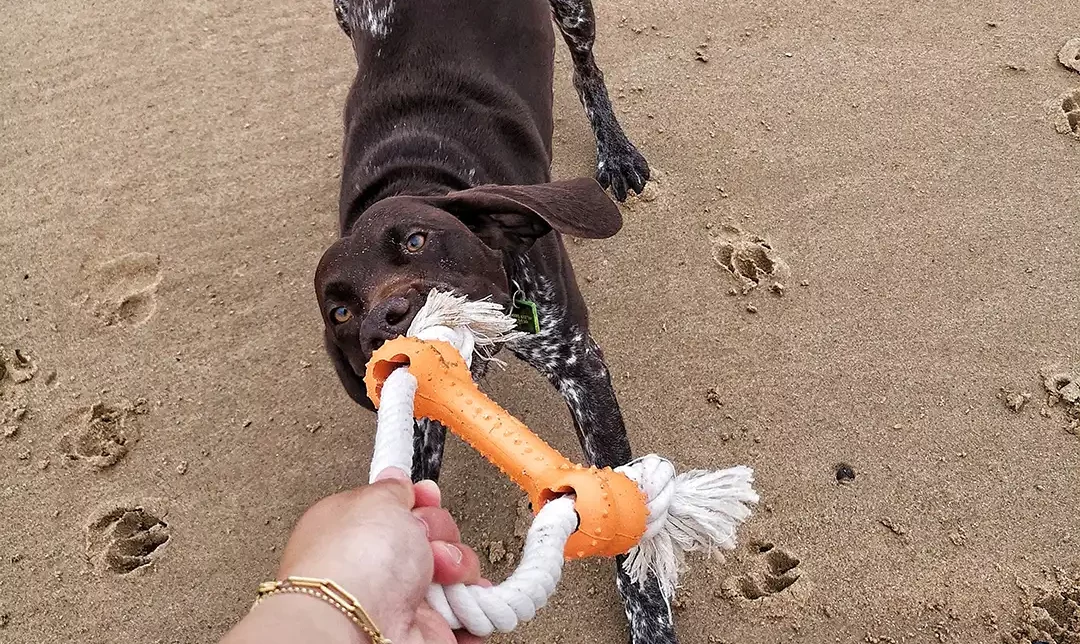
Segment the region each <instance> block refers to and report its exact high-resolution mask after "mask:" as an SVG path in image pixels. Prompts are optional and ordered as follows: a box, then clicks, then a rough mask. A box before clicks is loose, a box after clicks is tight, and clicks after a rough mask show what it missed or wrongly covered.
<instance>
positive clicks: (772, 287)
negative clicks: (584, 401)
mask: <svg viewBox="0 0 1080 644" xmlns="http://www.w3.org/2000/svg"><path fill="white" fill-rule="evenodd" d="M1018 7H1021V8H1018ZM597 11H598V14H599V19H600V36H599V38H600V44H599V46H598V56H599V58H600V60H601V64H602V66H603V67H604V68H605V70H606V72H607V78H608V81H609V85H610V88H611V93H612V96H613V97H614V100H615V103H616V107H617V109H618V112H619V115H620V117H621V118H622V120H623V122H624V123H625V125H626V128H627V130H628V132H629V133H630V134H631V136H632V137H633V138H634V139H635V140H636V141H637V142H638V143H639V144H640V146H641V148H642V150H643V151H644V153H645V154H646V156H647V157H648V158H649V159H650V161H651V162H652V164H653V166H654V167H655V168H657V169H658V170H659V171H660V173H659V174H660V176H659V179H658V180H657V181H656V182H655V183H654V184H653V185H651V186H650V187H649V190H648V192H647V195H646V198H645V199H642V200H638V201H636V202H634V203H631V204H630V205H628V207H627V208H626V211H625V214H626V227H625V229H624V230H623V231H622V233H621V234H620V235H619V236H618V237H616V238H614V239H611V240H604V241H589V242H584V243H573V244H570V249H571V253H572V255H573V259H574V262H575V265H576V267H577V272H578V275H579V277H580V279H581V282H582V287H583V289H584V292H585V295H586V298H587V300H588V302H589V304H590V306H591V309H592V312H593V318H594V320H595V332H596V335H597V337H598V340H599V341H600V343H601V344H602V345H603V346H604V347H605V349H606V353H607V357H608V359H609V361H610V364H611V366H612V371H613V373H614V374H616V387H617V389H618V392H619V395H620V399H621V402H622V405H623V409H624V411H625V414H626V418H627V422H628V425H629V429H630V432H631V434H632V439H633V442H634V444H635V446H636V449H637V450H639V451H642V452H644V451H653V452H659V453H663V454H666V455H668V456H670V457H671V458H673V459H675V460H676V461H677V462H678V463H679V465H680V466H682V467H693V466H702V467H704V466H726V465H732V464H737V463H746V464H750V465H752V466H753V467H755V468H756V470H757V477H758V483H759V487H760V490H761V492H762V495H763V503H762V505H761V506H760V508H759V510H758V512H757V513H756V514H755V516H754V517H753V518H752V519H751V521H750V523H749V524H748V525H747V526H746V528H745V530H744V531H743V533H742V544H743V545H742V546H741V547H740V548H739V550H738V551H736V552H735V553H734V555H733V556H732V557H730V558H729V559H728V561H727V562H726V563H720V562H717V561H708V562H707V561H704V560H700V559H699V560H695V562H694V563H695V565H694V568H693V572H692V573H691V574H689V575H688V576H687V577H686V578H685V583H684V585H683V588H682V589H681V590H680V593H679V597H678V600H677V602H676V604H675V605H676V611H677V619H678V623H679V630H680V633H681V636H682V639H683V641H684V642H687V643H696V644H704V643H706V642H708V643H719V642H740V643H754V642H761V643H765V642H769V643H773V642H779V641H784V642H812V643H826V642H830V643H831V642H861V641H867V642H930V641H943V642H994V641H999V639H1000V638H1002V637H1004V638H1006V639H1007V640H1009V641H1020V642H1027V641H1030V640H1037V639H1039V638H1043V639H1045V640H1046V641H1054V639H1051V638H1056V641H1057V642H1070V643H1071V644H1075V643H1076V642H1078V641H1080V624H1078V621H1080V617H1078V615H1077V610H1078V609H1077V603H1076V602H1077V601H1078V600H1080V594H1078V593H1080V591H1078V590H1077V588H1076V584H1077V579H1078V576H1080V518H1078V511H1077V499H1078V498H1080V437H1078V436H1077V435H1076V434H1077V433H1078V432H1077V427H1076V422H1075V421H1076V419H1077V410H1076V408H1075V407H1070V405H1071V404H1072V403H1069V401H1068V400H1066V399H1065V398H1064V397H1063V396H1064V394H1069V393H1070V392H1071V390H1065V388H1066V387H1067V386H1068V382H1069V381H1064V380H1060V381H1053V382H1057V383H1059V385H1060V387H1061V388H1062V390H1061V391H1058V392H1056V393H1054V395H1052V396H1051V395H1049V392H1048V391H1047V389H1046V387H1045V386H1044V380H1045V379H1046V378H1045V377H1046V376H1047V375H1053V374H1070V373H1071V374H1075V373H1076V372H1077V371H1078V370H1080V333H1078V330H1080V304H1078V294H1080V227H1078V223H1077V221H1078V215H1080V182H1078V175H1077V160H1078V159H1080V136H1078V134H1077V132H1078V131H1080V120H1078V119H1080V73H1077V72H1076V71H1075V70H1073V69H1070V68H1068V67H1066V66H1065V65H1064V64H1062V63H1060V62H1059V61H1058V56H1059V52H1060V51H1061V49H1062V47H1063V46H1064V45H1065V44H1066V43H1067V42H1068V41H1069V40H1070V39H1071V38H1075V37H1077V36H1080V33H1078V32H1077V23H1076V16H1077V15H1080V3H1078V2H1077V0H1032V1H1030V2H1024V3H1014V2H1001V1H995V2H989V3H966V4H965V3H959V4H958V3H941V2H918V3H896V2H888V3H887V2H869V1H866V2H855V1H853V0H839V1H836V2H826V3H822V2H810V1H806V0H799V1H798V2H776V1H771V0H766V1H764V2H749V1H744V0H732V1H730V2H724V3H712V4H710V3H691V2H686V1H684V0H666V1H663V2H660V3H655V2H649V3H646V2H643V1H642V0H628V2H623V3H614V2H608V1H606V0H605V1H601V2H600V3H599V5H598V7H597ZM558 58H559V61H560V65H559V72H558V78H557V79H556V102H557V105H556V114H557V118H558V121H557V124H556V126H557V127H556V141H555V143H556V161H555V168H554V171H555V174H556V176H559V177H570V176H575V175H581V174H589V173H591V166H592V163H593V156H592V155H593V150H592V139H591V136H590V135H589V132H588V129H587V123H586V121H585V119H584V116H583V114H582V110H581V109H580V107H579V106H578V104H577V99H576V97H575V95H574V92H573V89H572V87H571V84H570V70H569V65H568V62H567V56H566V54H565V51H564V50H563V49H562V48H561V47H560V49H559V53H558ZM0 60H2V61H3V64H2V65H0V87H3V88H4V90H3V91H2V92H0V128H2V130H0V186H2V190H0V281H2V286H0V295H2V304H0V344H2V345H3V349H2V351H0V353H2V356H3V360H4V363H3V364H4V367H3V369H2V370H3V373H4V375H3V379H2V380H0V403H2V406H0V414H2V416H0V428H2V429H3V432H2V435H0V516H2V517H3V520H2V522H0V641H2V642H14V643H17V644H30V643H36V642H55V641H75V642H85V643H87V644H96V643H98V642H101V643H105V642H108V643H112V642H147V643H159V642H160V643H171V642H179V643H188V642H213V641H214V640H215V639H216V638H217V637H218V636H219V635H220V634H221V633H222V632H224V631H225V630H226V629H227V628H228V627H229V626H230V625H231V624H232V623H233V622H234V621H235V620H236V619H237V618H238V616H240V615H241V614H242V612H243V611H244V610H245V609H246V608H247V606H248V604H249V602H250V601H251V599H252V593H253V590H254V588H255V585H256V584H257V582H259V581H260V580H262V579H264V578H266V577H267V576H268V575H269V574H271V572H272V570H273V566H274V564H275V562H276V559H277V556H278V554H279V553H280V550H281V547H282V545H283V544H284V540H285V538H286V536H287V533H288V530H289V528H290V526H291V524H292V523H293V521H294V520H295V519H296V518H297V516H298V515H299V514H300V512H302V511H303V509H304V508H305V507H306V506H307V505H309V504H310V503H312V502H314V501H315V500H316V499H318V498H320V497H322V496H325V495H327V494H330V493H332V492H335V491H337V490H341V489H344V488H348V487H350V486H355V485H358V484H360V483H362V482H363V481H364V480H365V478H366V471H365V470H366V465H365V463H366V460H367V458H368V456H369V453H370V448H371V433H372V429H373V426H374V422H373V417H372V416H371V415H368V414H367V413H366V412H363V411H362V410H360V409H358V408H357V407H356V406H354V405H353V404H352V403H351V402H350V401H349V399H348V398H347V397H346V395H345V393H344V391H343V390H342V388H341V387H340V385H339V384H338V382H337V380H336V378H335V376H334V374H333V371H332V369H331V367H330V365H329V363H328V361H327V359H326V358H325V356H324V355H323V351H322V347H321V343H320V338H321V327H320V321H319V316H318V314H317V311H316V308H315V298H314V295H313V292H312V285H311V282H312V274H313V271H314V267H315V263H316V261H317V259H318V257H319V255H320V254H321V252H322V250H323V249H324V248H325V247H326V246H327V245H328V244H329V243H330V241H331V240H332V239H333V237H334V235H335V221H336V195H337V185H338V181H339V164H340V161H341V160H340V158H339V156H340V155H339V146H340V139H341V124H340V110H341V106H342V103H343V100H344V96H345V92H346V90H347V87H348V85H349V82H350V80H351V75H352V72H353V61H352V59H351V52H350V49H349V46H348V42H347V41H346V40H345V38H344V37H343V36H342V35H341V34H340V33H339V31H338V27H337V25H336V24H335V21H334V18H333V14H332V11H331V8H330V5H329V2H305V3H298V2H281V1H279V0H270V1H268V2H260V3H240V4H236V3H233V4H229V3H220V2H175V1H173V0H166V2H163V3H157V4H154V5H153V6H150V5H147V3H144V2H135V1H134V0H98V1H96V2H88V3H70V2H69V3H60V2H55V1H52V0H48V1H43V2H20V3H9V6H8V7H7V8H6V11H5V18H4V21H3V26H0ZM1070 113H1071V116H1070ZM729 268H731V269H734V273H733V272H732V271H731V270H729ZM755 281H756V282H757V284H755V283H754V282H755ZM486 387H487V388H488V390H489V391H490V392H491V393H492V395H493V396H494V397H495V398H496V399H497V400H499V401H501V402H502V403H504V404H505V405H506V406H507V407H509V408H510V409H511V410H512V411H514V412H515V413H516V414H519V415H520V417H521V418H522V419H524V420H525V421H526V422H527V423H529V424H530V425H531V426H532V427H534V428H535V429H536V430H537V431H539V432H540V433H541V434H542V435H544V436H545V437H546V438H548V439H549V440H550V441H551V442H553V443H554V444H555V445H557V446H558V447H559V448H561V449H564V450H566V451H567V452H568V453H570V454H575V455H576V454H578V451H577V449H576V445H575V440H574V438H573V432H572V431H571V430H570V428H569V421H568V418H567V416H566V414H565V412H564V410H563V408H562V405H561V403H560V401H559V400H558V398H557V396H556V395H555V394H554V393H552V392H551V391H549V389H548V387H547V385H546V384H545V383H544V382H543V381H542V380H541V379H540V378H539V377H538V376H537V375H536V374H534V373H531V372H530V371H529V370H528V369H526V368H525V367H523V366H521V365H518V364H513V365H512V366H511V367H510V369H509V370H508V371H506V372H503V373H499V374H497V375H495V376H493V377H492V378H491V379H490V380H489V381H488V382H487V385H486ZM710 391H711V393H710ZM1062 392H1064V393H1062ZM1025 394H1026V396H1025ZM1070 395H1071V394H1070ZM1051 402H1056V403H1057V404H1055V405H1053V406H1050V403H1051ZM841 463H843V464H845V465H846V467H845V468H842V471H841V472H840V474H841V478H844V479H845V482H844V483H838V481H837V471H838V467H839V465H840V464H841ZM850 475H853V476H854V478H853V479H851V478H850ZM443 484H444V488H445V490H446V496H447V498H448V500H449V505H450V507H451V509H452V511H453V512H454V514H455V516H457V517H458V519H459V520H460V521H461V523H462V525H463V526H464V529H465V533H466V535H467V538H468V540H469V541H470V542H471V543H473V544H475V545H476V546H477V547H478V548H479V549H481V550H482V551H483V552H484V554H485V557H484V559H485V565H486V566H487V569H488V572H489V573H490V574H491V575H492V576H494V577H496V578H498V577H499V576H501V575H504V574H506V572H507V571H508V570H509V569H510V566H511V565H512V562H513V555H514V554H515V553H516V552H518V551H519V549H520V545H521V541H520V526H518V530H517V532H515V524H517V523H519V501H520V498H521V495H520V494H519V493H518V492H517V491H515V490H514V489H512V488H511V486H510V484H509V483H507V482H506V481H505V480H503V479H502V478H500V477H499V476H498V475H497V474H496V472H495V471H494V470H493V469H492V468H491V467H489V466H487V465H486V464H484V463H483V462H482V461H480V460H479V458H478V457H477V456H476V455H474V454H473V453H471V452H470V451H469V450H467V449H465V448H464V447H463V446H462V445H461V444H460V443H459V442H456V441H454V442H452V444H451V445H450V447H449V450H448V458H447V465H446V469H445V476H444V479H443ZM1070 602H1072V603H1070ZM1070 611H1072V613H1071V616H1070ZM586 625H587V627H586ZM624 638H625V623H624V620H623V618H622V616H621V612H620V608H619V605H618V602H617V597H616V595H615V592H614V589H613V584H612V583H611V581H610V564H609V563H606V562H588V563H575V564H572V565H570V566H569V567H568V572H567V575H566V577H565V581H564V583H563V584H562V586H561V588H560V590H559V592H558V594H557V595H556V597H555V599H554V601H553V603H552V605H550V606H549V607H548V608H546V609H545V610H544V611H543V612H542V613H541V614H540V616H539V617H538V618H537V619H536V620H535V621H534V622H532V623H531V624H529V625H528V626H527V627H526V628H524V629H522V630H521V631H519V632H518V633H515V634H513V635H510V636H502V637H499V638H497V641H500V642H527V641H528V642H532V641H552V642H566V643H571V642H590V643H591V642H622V641H625V640H624ZM1010 638H1011V639H1010Z"/></svg>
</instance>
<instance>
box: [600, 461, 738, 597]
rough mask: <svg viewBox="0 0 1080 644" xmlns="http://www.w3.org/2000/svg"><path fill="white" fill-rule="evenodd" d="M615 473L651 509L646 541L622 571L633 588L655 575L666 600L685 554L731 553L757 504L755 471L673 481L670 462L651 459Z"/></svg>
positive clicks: (701, 472)
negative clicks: (738, 532)
mask: <svg viewBox="0 0 1080 644" xmlns="http://www.w3.org/2000/svg"><path fill="white" fill-rule="evenodd" d="M616 471H618V472H621V473H622V474H625V475H626V476H627V477H629V478H631V479H633V480H634V482H635V483H637V484H638V487H639V488H641V491H642V492H644V493H645V496H646V504H647V505H648V507H649V518H648V520H647V521H646V528H645V536H644V537H642V539H641V543H639V544H638V545H637V546H636V547H635V548H634V549H633V550H631V551H630V552H629V554H628V555H627V558H626V561H624V562H623V568H624V570H626V573H627V574H628V575H629V576H630V579H631V581H633V582H634V583H637V584H643V583H645V580H646V579H647V577H648V575H649V573H650V572H651V573H653V574H654V575H656V578H657V581H658V582H659V584H660V590H661V591H662V592H663V594H664V596H665V597H668V598H670V597H671V596H672V595H673V594H674V592H675V587H676V586H677V585H678V580H679V573H680V572H682V571H683V570H684V569H685V568H686V564H685V557H686V553H687V552H693V551H695V550H701V551H704V552H706V553H708V554H713V553H716V552H717V551H718V550H731V549H733V548H735V529H736V528H737V527H738V526H739V524H741V523H742V522H743V521H745V520H746V519H747V518H748V517H749V516H750V504H753V503H757V501H758V495H757V493H756V492H755V491H754V488H753V483H754V471H753V470H752V469H750V468H748V467H742V466H739V467H732V468H728V469H726V470H718V471H707V470H693V471H690V472H686V473H684V474H679V475H676V473H675V466H674V465H672V463H671V461H669V460H667V459H665V458H662V457H660V456H657V455H655V454H650V455H648V456H643V457H641V458H639V459H636V460H634V461H631V462H630V463H627V464H626V465H624V466H622V467H620V468H618V469H617V470H616Z"/></svg>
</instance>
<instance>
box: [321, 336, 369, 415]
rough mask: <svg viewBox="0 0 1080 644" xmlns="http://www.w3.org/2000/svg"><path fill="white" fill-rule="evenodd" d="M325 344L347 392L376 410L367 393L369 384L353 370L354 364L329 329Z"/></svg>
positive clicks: (366, 406)
mask: <svg viewBox="0 0 1080 644" xmlns="http://www.w3.org/2000/svg"><path fill="white" fill-rule="evenodd" d="M325 344H326V354H327V355H329V356H330V361H331V362H333V363H334V371H336V372H337V375H338V380H341V384H342V385H343V386H344V387H345V392H346V393H348V394H349V397H350V398H352V399H353V400H354V401H356V403H357V404H358V405H360V406H361V407H364V408H365V409H368V410H370V411H375V403H373V402H371V399H370V398H368V395H367V385H365V384H364V380H363V379H362V378H361V377H360V376H357V375H356V372H354V371H353V369H352V366H350V365H349V359H348V358H346V357H345V354H344V353H343V352H342V351H341V347H339V346H338V345H337V343H336V342H334V337H333V335H332V334H331V333H330V331H329V330H327V331H326V335H325Z"/></svg>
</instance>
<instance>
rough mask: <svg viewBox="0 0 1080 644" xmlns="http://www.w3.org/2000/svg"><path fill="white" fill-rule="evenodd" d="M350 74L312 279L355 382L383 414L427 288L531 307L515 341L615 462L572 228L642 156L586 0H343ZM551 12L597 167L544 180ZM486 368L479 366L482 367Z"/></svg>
mask: <svg viewBox="0 0 1080 644" xmlns="http://www.w3.org/2000/svg"><path fill="white" fill-rule="evenodd" d="M334 9H335V13H336V15H337V19H338V23H339V24H340V26H341V28H342V30H343V31H344V32H345V34H346V35H348V36H349V37H350V39H351V40H352V45H353V49H354V52H355V54H356V60H357V64H358V71H357V75H356V78H355V80H354V82H353V84H352V87H351V89H350V91H349V94H348V99H347V102H346V105H345V137H344V146H343V154H342V175H341V177H342V181H341V193H340V201H339V214H340V232H341V237H340V239H338V240H337V241H336V242H335V243H334V244H333V245H332V246H331V247H330V248H329V249H327V251H326V252H325V254H324V255H323V257H322V259H321V260H320V262H319V265H318V268H317V270H316V275H315V289H316V293H317V296H318V302H319V307H320V310H321V312H322V316H323V321H324V323H325V335H326V338H325V344H326V349H327V353H328V354H329V356H330V358H331V361H332V362H333V364H334V367H335V370H336V371H337V374H338V377H339V378H340V380H341V382H342V384H343V385H344V387H345V390H346V391H347V392H348V393H349V395H350V396H351V397H352V398H353V400H355V401H356V402H357V403H359V404H360V405H362V406H364V407H366V408H368V409H374V407H373V405H372V403H371V401H370V400H368V397H367V394H366V390H365V387H364V384H363V381H362V377H363V374H364V371H365V368H366V364H367V362H368V360H369V359H370V357H371V354H372V352H373V351H374V350H375V349H377V348H378V347H379V346H381V345H382V343H384V342H385V341H386V340H388V339H391V338H394V337H396V336H399V335H403V334H404V333H405V332H406V330H407V329H408V327H409V323H410V322H411V321H412V318H413V316H415V314H416V312H417V310H419V309H420V307H421V306H423V303H424V301H425V298H426V297H427V294H428V292H429V291H431V290H432V289H439V290H442V291H452V292H455V293H458V294H463V295H467V296H469V297H470V298H476V299H480V298H484V297H488V298H492V299H493V300H494V301H496V302H498V303H500V304H502V305H504V306H505V307H507V308H510V307H512V306H515V302H517V303H528V308H529V309H531V310H534V311H535V320H536V321H538V323H539V325H538V326H539V328H533V329H531V330H532V331H533V332H532V333H530V334H528V335H527V336H526V337H525V338H524V339H522V340H520V341H515V342H513V343H512V344H510V345H509V346H508V347H507V348H508V349H510V351H512V352H513V353H514V354H515V355H516V356H517V357H519V358H520V359H522V360H523V361H525V362H526V363H528V364H529V365H531V366H533V367H534V368H536V369H537V370H539V371H540V372H541V373H542V374H543V375H544V376H545V377H546V378H547V379H548V380H549V381H550V382H551V383H552V384H553V385H554V386H555V387H556V388H557V389H558V391H559V392H560V393H561V394H562V396H563V397H564V398H565V400H566V403H567V405H568V406H569V408H570V412H571V415H572V417H573V421H574V426H575V428H576V429H577V434H578V438H579V439H580V442H581V446H582V449H583V450H584V453H585V458H586V460H587V461H588V462H589V463H591V464H593V465H596V466H599V467H607V466H610V467H617V466H619V465H622V464H624V463H626V462H628V461H629V460H630V443H629V440H628V439H627V435H626V429H625V427H624V425H623V419H622V414H621V412H620V410H619V404H618V401H617V399H616V397H615V391H614V389H613V387H612V384H611V377H610V375H609V373H608V368H607V366H606V365H605V363H604V356H603V353H602V351H601V350H600V347H599V346H597V344H596V342H594V341H593V339H592V337H591V336H590V335H589V320H588V312H587V309H586V306H585V302H584V300H583V298H582V296H581V293H580V291H579V290H578V286H577V283H576V282H575V279H574V272H573V268H572V267H571V266H570V261H569V258H568V257H567V253H566V249H565V247H564V246H563V239H562V235H564V234H566V235H572V236H577V237H583V238H594V239H599V238H606V237H610V236H612V235H614V234H615V233H616V232H618V230H619V229H620V227H621V226H622V219H621V216H620V213H619V209H618V207H617V206H616V205H615V203H614V202H613V201H612V200H611V198H609V197H608V195H607V193H606V192H605V189H610V190H611V192H612V193H613V194H614V195H615V197H616V198H617V199H619V200H620V201H621V200H624V199H625V198H626V197H627V195H628V193H630V192H638V193H640V192H641V190H642V189H643V188H644V185H645V182H646V181H647V180H648V178H649V166H648V163H647V162H646V161H645V159H644V157H643V156H642V155H641V153H640V152H638V150H637V149H636V148H635V147H634V145H633V144H632V143H631V142H630V140H629V139H628V138H627V136H626V134H625V132H624V131H623V129H622V127H621V126H620V125H619V122H618V120H617V119H616V117H615V113H614V111H613V109H612V106H611V101H610V99H609V98H608V93H607V89H606V87H605V85H604V77H603V74H602V73H601V71H600V69H599V68H598V67H597V64H596V61H595V59H594V57H593V52H592V48H593V43H594V40H595V33H596V22H595V15H594V11H593V7H592V4H591V2H590V0H513V1H509V0H469V1H466V0H408V1H402V0H335V4H334ZM552 18H554V23H555V24H556V25H557V26H558V28H559V30H560V31H561V32H562V35H563V39H564V40H565V42H566V44H567V45H568V46H569V48H570V53H571V58H572V60H573V65H574V86H575V88H576V89H577V92H578V95H579V98H580V99H581V103H582V104H583V106H584V108H585V112H586V114H587V116H588V119H589V122H590V124H591V127H592V130H593V133H594V136H595V140H596V152H597V164H596V175H595V178H580V179H572V180H566V181H554V182H553V181H551V176H550V167H551V159H552V150H551V139H552V128H553V119H552V102H553V74H554V48H555V34H554V29H553V28H552ZM475 364H476V367H475V370H474V375H475V376H477V377H479V376H480V375H482V371H483V368H484V364H486V363H485V362H484V361H481V360H478V361H476V362H475ZM445 435H446V430H445V428H444V427H442V426H441V425H439V424H438V423H435V422H433V421H428V420H421V421H418V422H417V424H416V432H415V452H414V453H415V456H414V471H413V477H414V479H416V480H421V479H437V478H438V475H439V470H440V468H441V465H442V454H443V442H444V439H445ZM618 563H619V565H618V566H617V570H618V572H617V575H616V583H617V586H618V589H619V592H620V594H621V595H622V597H623V601H624V606H625V609H626V614H627V618H628V620H629V623H630V632H631V635H630V640H631V642H632V643H633V644H665V643H673V642H676V635H675V631H674V626H673V623H672V617H671V610H670V606H669V603H668V601H667V598H665V597H664V595H663V594H662V593H661V591H660V589H659V586H658V584H657V583H656V580H655V579H649V580H647V581H646V583H644V584H642V585H637V584H633V583H631V582H630V580H629V578H628V577H627V576H626V574H625V573H624V572H623V571H622V566H621V563H622V558H620V559H619V562H618Z"/></svg>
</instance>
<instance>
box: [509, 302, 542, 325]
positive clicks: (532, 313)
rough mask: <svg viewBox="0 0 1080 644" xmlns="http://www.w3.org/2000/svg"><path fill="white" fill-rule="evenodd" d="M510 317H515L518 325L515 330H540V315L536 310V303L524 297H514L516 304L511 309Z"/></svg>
mask: <svg viewBox="0 0 1080 644" xmlns="http://www.w3.org/2000/svg"><path fill="white" fill-rule="evenodd" d="M510 317H512V318H514V322H516V323H517V326H515V327H514V330H515V331H524V332H525V333H539V332H540V316H539V315H538V314H537V312H536V303H535V302H531V301H529V300H526V299H524V298H516V297H515V298H514V305H513V307H512V308H511V309H510Z"/></svg>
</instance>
